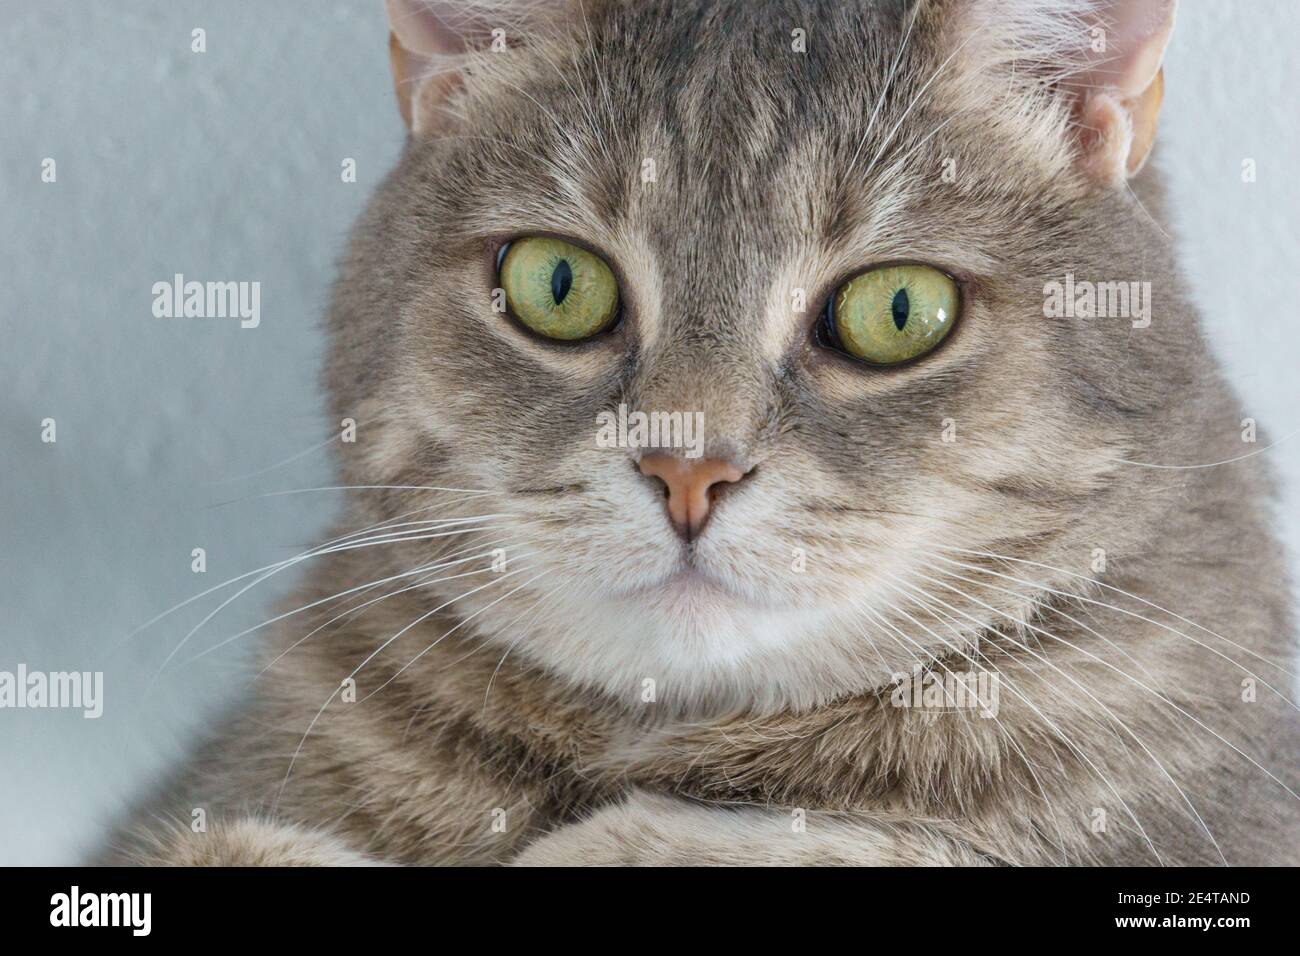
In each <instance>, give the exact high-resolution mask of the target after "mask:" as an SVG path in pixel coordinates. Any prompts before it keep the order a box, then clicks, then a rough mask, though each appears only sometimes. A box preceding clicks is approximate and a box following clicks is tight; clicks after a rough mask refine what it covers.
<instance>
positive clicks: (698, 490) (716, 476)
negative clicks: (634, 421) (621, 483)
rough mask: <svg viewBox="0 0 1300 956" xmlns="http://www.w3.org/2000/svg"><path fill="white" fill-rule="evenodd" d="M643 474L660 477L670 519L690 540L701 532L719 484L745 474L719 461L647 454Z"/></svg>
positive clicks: (733, 480)
mask: <svg viewBox="0 0 1300 956" xmlns="http://www.w3.org/2000/svg"><path fill="white" fill-rule="evenodd" d="M640 468H641V474H643V475H645V476H647V477H649V478H657V479H659V480H660V481H662V482H663V484H664V489H665V491H666V492H667V495H668V517H669V519H670V520H671V521H672V523H673V527H674V528H676V529H677V533H678V534H680V535H681V536H682V537H684V538H686V539H687V540H688V541H689V540H690V539H691V538H693V537H695V536H696V535H698V534H699V533H700V529H701V528H703V527H704V522H705V520H706V519H707V518H708V517H709V509H710V507H712V505H713V495H714V492H715V491H716V489H717V486H718V485H720V484H733V483H735V482H737V481H740V479H742V478H744V477H745V473H744V472H743V471H741V470H740V469H739V468H737V467H736V466H735V465H733V464H731V462H728V461H723V460H722V459H720V458H700V459H696V460H689V459H683V458H676V457H674V456H672V455H646V456H644V457H643V458H642V459H641V465H640Z"/></svg>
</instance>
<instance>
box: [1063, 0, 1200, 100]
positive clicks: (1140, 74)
mask: <svg viewBox="0 0 1300 956" xmlns="http://www.w3.org/2000/svg"><path fill="white" fill-rule="evenodd" d="M1177 6H1178V3H1177V0H1103V2H1102V3H1100V4H1099V5H1098V6H1097V7H1096V13H1095V17H1090V18H1089V19H1090V21H1092V25H1093V26H1095V27H1100V28H1101V29H1103V30H1104V31H1105V40H1106V49H1105V51H1104V52H1094V51H1093V50H1092V48H1091V43H1092V39H1093V38H1092V36H1091V35H1089V37H1088V43H1089V47H1088V50H1089V52H1088V58H1087V59H1088V62H1089V64H1090V66H1089V67H1087V68H1085V69H1084V70H1083V71H1082V72H1080V73H1079V74H1077V75H1076V76H1075V77H1074V78H1073V79H1072V81H1071V85H1072V86H1080V87H1086V88H1089V89H1092V90H1102V91H1107V92H1113V93H1115V94H1117V95H1118V98H1119V99H1122V100H1124V99H1130V98H1132V97H1135V96H1138V95H1139V94H1141V93H1142V92H1143V91H1144V90H1146V89H1147V87H1149V86H1150V85H1151V83H1152V81H1153V80H1154V79H1155V77H1156V73H1158V72H1159V70H1160V62H1161V60H1163V59H1164V53H1165V46H1166V45H1167V44H1168V43H1169V36H1170V34H1171V33H1172V32H1173V29H1174V13H1175V10H1176V9H1177Z"/></svg>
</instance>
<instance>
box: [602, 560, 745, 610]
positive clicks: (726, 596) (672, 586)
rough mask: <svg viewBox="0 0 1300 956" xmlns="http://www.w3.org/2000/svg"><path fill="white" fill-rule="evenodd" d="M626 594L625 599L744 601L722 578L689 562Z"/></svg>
mask: <svg viewBox="0 0 1300 956" xmlns="http://www.w3.org/2000/svg"><path fill="white" fill-rule="evenodd" d="M624 593H625V596H626V597H632V598H652V599H656V600H665V599H666V600H676V599H682V600H690V601H698V600H701V599H713V600H726V601H731V602H734V601H738V600H743V596H742V595H741V594H740V593H739V592H737V591H736V590H734V589H733V588H731V587H729V586H728V585H727V584H726V582H724V581H723V580H722V579H721V578H719V577H717V576H715V575H713V574H711V573H710V572H708V571H706V570H704V569H703V568H701V567H699V566H698V565H695V564H691V563H689V562H686V561H683V562H682V563H681V564H680V565H679V566H678V567H676V568H675V569H674V570H672V571H671V572H669V573H668V574H666V575H664V576H663V577H661V578H659V579H658V580H657V581H651V582H649V583H646V584H638V585H635V586H634V587H632V588H630V589H628V590H627V591H626V592H624Z"/></svg>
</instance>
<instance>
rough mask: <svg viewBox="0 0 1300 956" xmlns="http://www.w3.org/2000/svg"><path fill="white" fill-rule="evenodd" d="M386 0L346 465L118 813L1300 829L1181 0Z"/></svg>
mask: <svg viewBox="0 0 1300 956" xmlns="http://www.w3.org/2000/svg"><path fill="white" fill-rule="evenodd" d="M387 9H388V13H389V17H390V25H391V37H390V41H391V42H390V61H391V69H392V73H393V77H394V81H395V89H396V92H397V99H398V105H399V111H400V113H401V115H402V117H403V118H404V120H405V122H406V123H407V125H408V127H409V131H410V136H409V141H408V144H407V147H406V149H405V151H404V154H403V156H402V157H401V160H400V162H399V164H398V166H397V168H396V169H395V170H393V172H392V173H391V174H390V175H389V176H388V178H387V179H386V181H385V182H384V183H383V184H382V185H381V186H380V188H379V189H378V191H377V194H376V195H375V197H374V199H373V202H372V203H371V205H370V207H369V208H368V210H367V212H366V213H365V214H364V216H363V218H362V219H361V221H360V223H359V224H358V226H357V227H356V230H355V234H354V236H353V238H352V241H351V245H350V250H349V252H348V254H347V256H346V259H345V261H344V263H343V264H342V267H341V276H340V278H339V280H338V282H337V285H336V288H335V291H334V296H333V300H332V304H331V306H330V309H329V314H328V326H329V333H330V336H331V353H330V358H329V361H328V366H327V369H326V372H325V382H326V385H327V388H328V391H329V394H330V396H331V412H332V413H333V416H334V417H335V418H336V419H338V420H343V419H352V420H353V421H355V423H356V434H355V442H349V443H336V451H337V455H338V469H339V471H340V474H341V481H340V483H341V484H346V485H347V486H349V488H350V490H349V492H348V506H347V514H346V518H345V520H344V521H343V523H342V525H341V526H340V527H339V528H338V531H337V536H336V537H334V538H332V539H331V541H330V542H328V543H327V544H326V545H322V546H321V547H319V548H317V549H313V550H312V551H311V552H308V553H307V554H306V555H304V556H303V558H302V560H301V561H300V562H298V563H299V564H301V566H302V567H306V568H309V569H310V570H309V571H308V573H307V577H306V580H305V583H304V584H303V586H302V587H301V589H300V590H299V592H298V593H297V594H296V596H295V597H294V600H293V601H291V602H290V603H289V604H288V605H286V606H285V608H284V611H283V616H282V617H281V618H280V619H279V620H277V621H276V623H275V626H274V633H273V635H272V636H271V637H270V638H268V639H267V640H266V645H265V656H264V663H265V670H264V673H263V674H262V675H261V676H260V677H259V679H258V680H257V682H256V685H255V687H256V690H255V692H254V694H253V697H252V699H251V700H249V701H248V702H247V703H246V704H245V705H243V706H242V707H240V708H239V709H238V712H237V713H236V714H235V715H234V716H233V718H232V719H231V721H230V723H229V725H228V726H227V727H225V728H224V729H223V730H222V731H221V732H220V733H219V734H218V735H217V736H216V737H215V738H214V739H213V740H211V741H210V742H209V743H208V744H206V745H205V746H204V747H203V748H202V749H201V751H200V752H199V753H197V754H196V755H195V757H194V759H193V761H192V762H191V764H190V765H189V767H188V768H187V769H186V770H185V772H184V773H182V774H181V775H180V776H179V777H178V779H177V780H176V782H175V783H174V784H173V785H171V786H169V787H168V788H167V791H166V792H165V793H164V794H162V795H160V796H159V797H158V798H157V800H156V801H155V802H154V803H153V804H151V806H150V808H149V811H150V812H148V813H142V814H141V815H140V817H139V819H138V821H137V822H135V823H134V824H132V825H129V826H126V827H124V828H123V829H122V830H121V831H120V832H119V833H118V834H117V835H116V836H115V838H114V840H113V850H112V854H111V855H112V858H113V859H114V860H117V861H129V862H134V863H142V864H150V865H157V864H181V865H188V864H193V865H204V864H267V865H288V864H320V865H337V864H357V865H364V864H519V865H569V864H573V865H583V864H683V865H687V864H709V865H712V864H719V865H726V864H868V865H1007V864H1012V865H1032V864H1103V865H1109V864H1156V863H1164V864H1198V863H1214V864H1223V863H1227V864H1259V863H1273V862H1283V863H1295V862H1296V861H1297V845H1298V844H1297V832H1298V830H1297V797H1296V794H1295V787H1296V767H1297V760H1296V757H1297V740H1298V739H1300V738H1298V737H1297V733H1296V731H1297V712H1296V706H1295V705H1294V704H1293V703H1292V702H1291V700H1290V697H1289V694H1290V690H1289V673H1288V671H1287V670H1286V666H1287V663H1286V662H1287V660H1288V658H1289V655H1290V653H1291V649H1292V636H1293V627H1292V621H1291V617H1290V611H1289V606H1288V602H1289V596H1288V589H1287V581H1286V572H1285V569H1284V562H1283V558H1282V554H1281V551H1280V548H1279V545H1278V543H1277V541H1276V539H1275V537H1274V535H1273V527H1272V526H1273V519H1272V517H1271V515H1270V508H1271V500H1272V499H1271V495H1272V489H1271V485H1270V480H1269V478H1268V474H1267V469H1266V458H1267V456H1256V457H1249V460H1244V458H1243V455H1244V453H1243V448H1245V449H1246V450H1247V451H1249V450H1251V449H1253V448H1255V447H1258V446H1248V445H1243V443H1242V439H1241V436H1240V434H1239V423H1240V422H1241V420H1242V418H1243V414H1242V412H1241V409H1240V407H1239V404H1238V402H1237V400H1236V398H1235V397H1234V396H1233V394H1232V392H1231V391H1230V389H1229V388H1228V386H1227V385H1225V383H1224V381H1223V379H1222V377H1221V376H1220V373H1219V372H1218V370H1217V369H1216V366H1215V364H1214V362H1213V361H1212V359H1211V357H1210V354H1209V352H1208V350H1207V347H1206V344H1205V341H1204V339H1203V338H1202V335H1201V332H1200V331H1199V329H1198V320H1197V318H1196V310H1195V307H1194V305H1193V303H1192V301H1191V298H1190V296H1189V293H1188V291H1187V288H1186V286H1185V283H1184V281H1183V279H1182V278H1181V277H1180V276H1179V273H1178V267H1177V265H1176V263H1175V261H1174V258H1173V251H1172V243H1171V241H1170V239H1169V237H1168V234H1167V231H1166V227H1165V226H1164V225H1163V219H1162V218H1161V217H1162V216H1163V206H1164V203H1163V198H1162V193H1161V188H1160V184H1159V180H1158V174H1157V171H1156V170H1155V169H1154V168H1153V167H1151V166H1149V165H1148V164H1147V162H1146V160H1147V159H1148V158H1149V155H1150V153H1151V151H1152V146H1153V142H1154V137H1155V130H1156V123H1157V117H1158V113H1159V107H1160V101H1161V97H1162V93H1163V88H1164V87H1163V84H1164V75H1163V69H1162V65H1161V64H1162V58H1163V54H1164V51H1165V49H1166V45H1167V43H1168V42H1169V40H1170V37H1171V34H1172V29H1173V25H1174V17H1175V3H1174V0H914V2H902V0H896V2H884V0H877V2H872V0H745V2H740V0H735V2H728V0H636V2H632V0H571V2H570V0H536V2H531V3H523V2H518V3H503V2H483V0H477V2H471V0H423V2H419V0H388V3H387ZM1067 282H1069V283H1072V284H1071V286H1070V287H1071V288H1072V289H1073V288H1076V287H1081V286H1076V285H1074V284H1073V283H1076V282H1077V283H1085V282H1086V283H1090V284H1091V285H1089V286H1088V288H1103V287H1104V288H1109V289H1111V290H1112V292H1113V291H1114V290H1116V289H1120V288H1125V289H1127V288H1129V287H1130V284H1132V283H1138V284H1139V285H1138V286H1133V287H1134V288H1141V289H1146V290H1149V291H1148V293H1147V295H1146V297H1145V303H1144V305H1143V306H1142V309H1143V311H1144V312H1145V310H1147V309H1149V313H1148V314H1146V316H1145V319H1146V321H1145V323H1143V322H1142V321H1138V320H1136V317H1135V316H1129V315H1125V314H1122V313H1123V312H1124V311H1125V304H1124V301H1123V297H1117V296H1115V295H1111V296H1110V297H1108V298H1107V299H1106V301H1105V305H1104V307H1099V306H1098V304H1097V301H1098V300H1097V298H1096V297H1094V298H1093V299H1092V300H1090V301H1089V302H1085V301H1083V300H1082V299H1080V300H1079V301H1078V302H1077V303H1076V302H1074V301H1073V300H1072V303H1071V304H1072V305H1077V306H1079V307H1078V308H1072V309H1071V310H1069V311H1067V312H1061V311H1060V310H1057V311H1056V312H1053V311H1052V310H1051V309H1050V308H1049V307H1048V300H1049V299H1050V298H1051V293H1050V292H1049V290H1058V291H1059V290H1060V289H1062V288H1065V284H1066V283H1067ZM1121 284H1122V285H1121ZM620 409H621V410H622V411H621V412H620ZM628 409H631V410H633V411H634V412H642V413H647V414H648V415H653V414H656V413H658V414H662V415H670V416H671V415H672V414H675V413H681V415H683V416H688V417H690V420H691V421H696V420H698V421H699V422H700V423H701V425H702V431H701V434H700V435H699V436H698V437H699V446H698V448H697V449H696V450H695V451H696V453H695V454H694V455H692V456H689V457H688V456H687V454H686V453H685V450H684V449H682V448H680V447H671V445H672V441H671V435H670V440H669V441H668V442H667V444H668V445H669V446H670V447H663V444H664V442H663V441H662V438H663V436H662V435H660V443H659V444H658V445H655V444H654V443H653V442H647V440H646V435H645V434H643V433H642V432H640V431H637V432H636V436H635V438H634V436H633V431H634V430H633V429H628V428H624V429H623V430H622V432H619V435H620V436H621V437H620V438H619V439H618V440H617V441H612V442H611V441H602V442H598V441H597V440H596V432H597V428H598V423H600V422H601V421H610V420H613V419H612V418H611V416H614V417H616V418H619V420H620V421H627V420H629V416H628V414H627V410H628ZM696 415H699V416H701V417H700V418H698V419H695V418H694V417H693V416H696ZM619 416H621V417H619ZM665 431H666V433H671V429H669V428H667V427H666V426H665ZM1220 462H1226V463H1224V464H1216V463H1220ZM1202 465H1206V466H1208V465H1213V467H1200V466H1202ZM288 566H290V565H286V567H288ZM964 691H969V693H964ZM959 692H963V693H960V698H959ZM199 819H202V821H203V824H204V825H202V826H198V825H195V824H194V823H193V821H195V820H199ZM160 821H161V822H160ZM196 831H198V832H196Z"/></svg>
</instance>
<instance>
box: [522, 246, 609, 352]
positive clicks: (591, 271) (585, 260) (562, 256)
mask: <svg viewBox="0 0 1300 956" xmlns="http://www.w3.org/2000/svg"><path fill="white" fill-rule="evenodd" d="M500 279H501V288H502V289H504V290H505V294H506V304H507V305H508V306H509V307H510V311H511V312H513V313H514V314H515V316H516V317H517V318H518V319H519V321H520V322H522V323H524V325H526V326H528V327H529V328H530V329H532V330H533V331H534V332H536V333H537V334H538V335H544V336H546V337H547V338H549V339H561V340H563V341H566V342H572V341H575V340H577V339H585V338H588V337H590V336H593V335H595V334H596V333H597V332H601V331H604V330H605V329H606V328H608V327H609V325H610V323H611V322H613V321H614V319H615V318H616V317H617V315H618V282H617V281H616V280H615V278H614V273H613V272H611V271H610V268H609V266H607V265H605V262H604V260H602V259H601V258H600V257H599V256H595V255H592V254H591V253H590V252H588V251H587V250H586V249H583V248H581V247H580V246H575V245H573V244H572V243H569V242H565V241H563V240H562V239H549V238H546V237H543V236H533V237H530V238H527V239H517V240H515V241H514V242H512V243H510V245H509V246H508V247H507V249H506V254H505V257H504V258H503V259H502V260H501V268H500Z"/></svg>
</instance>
